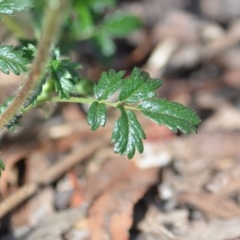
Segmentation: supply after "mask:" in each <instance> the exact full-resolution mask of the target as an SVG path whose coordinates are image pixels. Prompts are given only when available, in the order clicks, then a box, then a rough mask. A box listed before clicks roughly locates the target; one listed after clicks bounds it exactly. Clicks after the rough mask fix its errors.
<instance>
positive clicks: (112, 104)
mask: <svg viewBox="0 0 240 240" xmlns="http://www.w3.org/2000/svg"><path fill="white" fill-rule="evenodd" d="M46 102H54V103H58V102H67V103H85V104H92V103H93V102H98V103H103V104H105V105H107V106H109V107H114V108H116V107H117V106H118V105H119V104H122V102H120V101H119V102H107V101H104V100H97V99H91V98H78V97H71V98H69V99H66V98H65V99H61V98H59V97H53V98H49V99H43V100H41V101H38V104H43V103H46ZM124 108H125V109H128V110H133V111H141V110H140V109H139V108H137V107H133V106H128V105H124Z"/></svg>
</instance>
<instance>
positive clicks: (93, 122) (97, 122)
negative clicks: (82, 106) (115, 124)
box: [87, 102, 107, 131]
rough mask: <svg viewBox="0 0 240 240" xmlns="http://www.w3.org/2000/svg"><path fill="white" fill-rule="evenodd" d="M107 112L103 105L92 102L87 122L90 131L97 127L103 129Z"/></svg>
mask: <svg viewBox="0 0 240 240" xmlns="http://www.w3.org/2000/svg"><path fill="white" fill-rule="evenodd" d="M106 116H107V110H106V106H105V104H103V103H99V102H94V103H92V105H91V106H90V108H89V110H88V116H87V122H88V124H89V125H90V126H91V130H92V131H95V130H97V129H98V128H99V126H102V127H104V126H105V124H106Z"/></svg>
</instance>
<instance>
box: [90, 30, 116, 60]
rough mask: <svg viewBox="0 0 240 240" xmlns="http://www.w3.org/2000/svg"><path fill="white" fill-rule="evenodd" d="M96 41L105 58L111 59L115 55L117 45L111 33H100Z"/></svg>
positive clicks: (96, 36)
mask: <svg viewBox="0 0 240 240" xmlns="http://www.w3.org/2000/svg"><path fill="white" fill-rule="evenodd" d="M94 39H95V40H96V43H97V44H98V45H99V47H100V50H101V52H102V54H103V55H104V56H106V57H109V56H112V55H113V54H114V53H115V51H116V45H115V43H114V41H113V39H112V37H111V36H110V34H109V33H107V32H105V31H99V32H98V33H97V34H96V35H95V37H94Z"/></svg>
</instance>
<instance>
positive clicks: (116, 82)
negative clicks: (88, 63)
mask: <svg viewBox="0 0 240 240" xmlns="http://www.w3.org/2000/svg"><path fill="white" fill-rule="evenodd" d="M124 74H125V71H119V72H117V73H116V72H115V71H114V70H112V69H111V70H109V71H108V72H103V73H102V75H101V77H100V80H99V81H98V83H97V84H96V85H94V89H93V90H94V95H95V97H96V98H97V99H99V100H106V99H108V98H109V97H110V96H111V95H112V94H113V93H114V92H115V91H116V90H117V89H118V88H119V87H120V86H121V84H122V77H123V75H124Z"/></svg>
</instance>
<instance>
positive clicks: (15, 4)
mask: <svg viewBox="0 0 240 240" xmlns="http://www.w3.org/2000/svg"><path fill="white" fill-rule="evenodd" d="M33 4H34V1H33V0H21V1H19V0H1V1H0V19H1V15H2V14H3V15H13V14H14V13H15V12H19V11H23V10H27V9H29V8H31V7H33Z"/></svg>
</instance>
